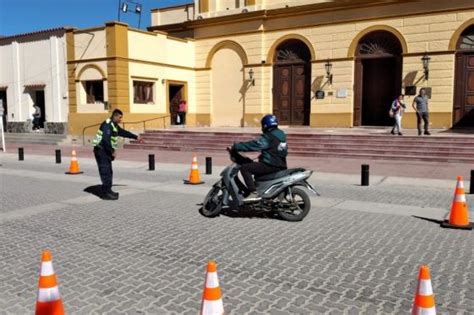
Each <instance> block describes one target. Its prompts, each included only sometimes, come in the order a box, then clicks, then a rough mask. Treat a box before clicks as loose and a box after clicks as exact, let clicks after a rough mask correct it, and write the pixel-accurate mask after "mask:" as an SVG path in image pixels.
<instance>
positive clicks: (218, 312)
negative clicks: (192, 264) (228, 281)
mask: <svg viewBox="0 0 474 315" xmlns="http://www.w3.org/2000/svg"><path fill="white" fill-rule="evenodd" d="M222 314H224V304H223V303H222V293H221V288H220V286H219V280H218V279H217V266H216V263H215V262H214V261H210V262H208V264H207V272H206V283H205V285H204V293H203V296H202V304H201V315H222Z"/></svg>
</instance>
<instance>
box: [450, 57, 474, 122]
mask: <svg viewBox="0 0 474 315" xmlns="http://www.w3.org/2000/svg"><path fill="white" fill-rule="evenodd" d="M456 82H457V83H456V97H455V102H454V108H453V126H455V127H474V119H473V118H472V117H471V116H474V52H470V53H463V54H458V55H457V56H456Z"/></svg>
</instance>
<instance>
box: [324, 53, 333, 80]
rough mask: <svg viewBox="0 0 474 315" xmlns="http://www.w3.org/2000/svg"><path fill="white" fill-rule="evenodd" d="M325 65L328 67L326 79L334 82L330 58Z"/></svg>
mask: <svg viewBox="0 0 474 315" xmlns="http://www.w3.org/2000/svg"><path fill="white" fill-rule="evenodd" d="M324 67H325V68H326V79H328V82H329V84H332V63H331V62H330V61H329V59H328V61H326V64H325V65H324Z"/></svg>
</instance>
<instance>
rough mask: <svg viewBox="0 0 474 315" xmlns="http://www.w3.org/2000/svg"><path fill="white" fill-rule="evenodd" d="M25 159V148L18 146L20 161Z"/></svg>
mask: <svg viewBox="0 0 474 315" xmlns="http://www.w3.org/2000/svg"><path fill="white" fill-rule="evenodd" d="M23 160H25V150H23V148H18V161H23Z"/></svg>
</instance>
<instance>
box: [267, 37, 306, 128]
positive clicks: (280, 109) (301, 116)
mask: <svg viewBox="0 0 474 315" xmlns="http://www.w3.org/2000/svg"><path fill="white" fill-rule="evenodd" d="M273 64H274V66H273V114H274V115H275V116H277V117H278V119H279V120H280V124H281V125H309V116H310V101H311V92H310V91H311V53H310V50H309V49H308V47H307V46H306V44H305V43H303V42H302V41H300V40H297V39H289V40H287V41H284V42H283V43H281V44H280V45H278V46H277V48H276V51H275V55H274V59H273Z"/></svg>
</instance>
